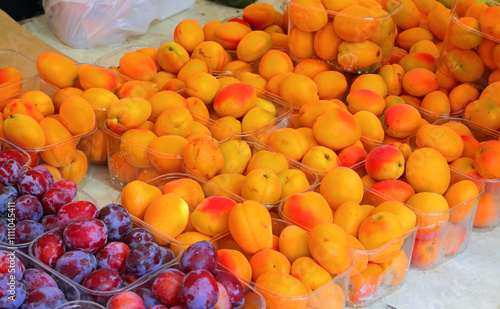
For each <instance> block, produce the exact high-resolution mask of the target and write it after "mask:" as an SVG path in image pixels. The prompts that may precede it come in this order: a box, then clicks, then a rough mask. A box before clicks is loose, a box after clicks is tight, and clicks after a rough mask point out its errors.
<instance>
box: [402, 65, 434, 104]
mask: <svg viewBox="0 0 500 309" xmlns="http://www.w3.org/2000/svg"><path fill="white" fill-rule="evenodd" d="M402 84H403V89H404V90H405V91H406V92H407V93H408V94H410V95H413V96H417V97H421V96H425V95H426V94H427V93H429V92H431V91H434V90H437V89H438V87H439V84H438V80H437V78H436V75H435V74H434V72H432V71H429V70H427V69H424V68H418V67H417V68H414V69H411V70H409V71H407V72H406V73H405V74H404V75H403V79H402Z"/></svg>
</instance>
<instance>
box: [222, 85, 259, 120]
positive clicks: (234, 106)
mask: <svg viewBox="0 0 500 309" xmlns="http://www.w3.org/2000/svg"><path fill="white" fill-rule="evenodd" d="M256 103H257V93H256V92H255V90H254V88H253V87H252V86H250V85H248V84H243V83H237V84H230V85H227V86H225V87H222V88H221V89H220V90H219V91H218V92H217V94H216V95H215V98H214V102H213V108H214V110H215V112H216V113H217V115H218V116H219V117H224V116H233V117H234V118H240V117H242V116H244V115H245V114H246V113H247V112H248V111H249V110H250V109H252V108H254V107H255V104H256Z"/></svg>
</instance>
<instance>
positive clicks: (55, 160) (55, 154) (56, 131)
mask: <svg viewBox="0 0 500 309" xmlns="http://www.w3.org/2000/svg"><path fill="white" fill-rule="evenodd" d="M38 124H39V125H40V128H41V129H42V130H43V134H44V136H45V144H46V145H56V146H55V147H50V148H47V150H45V151H42V152H40V157H41V158H42V159H43V160H44V161H45V162H47V163H48V164H50V165H52V166H53V167H61V166H63V165H67V164H69V163H70V162H71V161H73V159H74V157H75V155H76V141H75V140H74V139H73V136H72V135H71V133H70V132H69V131H68V130H67V129H66V128H65V127H64V126H63V125H62V124H61V123H60V122H59V121H57V120H56V119H52V118H44V119H42V120H41V121H40V122H39V123H38Z"/></svg>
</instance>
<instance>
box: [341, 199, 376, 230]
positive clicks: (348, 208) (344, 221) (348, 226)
mask: <svg viewBox="0 0 500 309" xmlns="http://www.w3.org/2000/svg"><path fill="white" fill-rule="evenodd" d="M367 215H368V214H366V213H365V211H364V209H363V208H362V207H361V206H360V205H359V203H357V202H353V201H348V202H345V203H342V204H341V205H340V206H339V207H338V208H337V209H336V210H335V213H334V214H333V223H335V224H337V225H338V226H340V227H341V228H342V229H343V230H344V231H345V232H346V233H347V234H349V235H352V236H354V237H357V236H358V230H359V226H360V225H361V222H363V220H364V219H365V218H366V217H367Z"/></svg>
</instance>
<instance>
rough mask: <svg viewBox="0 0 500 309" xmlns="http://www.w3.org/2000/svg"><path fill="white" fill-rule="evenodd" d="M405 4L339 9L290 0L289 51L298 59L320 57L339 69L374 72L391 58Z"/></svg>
mask: <svg viewBox="0 0 500 309" xmlns="http://www.w3.org/2000/svg"><path fill="white" fill-rule="evenodd" d="M402 6H403V5H402V4H401V2H400V1H398V0H391V1H387V2H386V3H385V6H384V7H382V8H370V9H368V8H359V6H351V7H350V8H349V7H348V8H344V9H342V10H341V11H339V12H336V11H333V10H327V9H321V8H313V7H310V6H306V5H302V4H298V3H295V2H292V1H288V12H289V19H288V53H289V54H290V57H291V58H292V60H294V61H295V62H300V61H301V60H304V59H309V58H320V59H323V60H327V61H329V62H330V63H331V66H332V67H333V68H334V69H336V70H338V71H342V72H350V73H356V74H361V73H371V72H375V71H376V70H377V69H378V68H380V67H381V66H382V65H384V64H385V63H387V62H389V59H390V58H391V52H392V48H393V46H394V42H395V39H396V36H397V29H396V19H395V14H397V12H398V11H399V10H400V9H401V8H402ZM360 16H366V17H360ZM372 16H374V17H372ZM332 20H333V22H331V21H332ZM328 21H330V23H329V24H327V22H328ZM325 27H327V28H325ZM316 40H318V42H316ZM313 41H314V43H313ZM311 45H313V46H311ZM314 47H316V48H314ZM332 49H333V50H334V52H332V51H331V50H332Z"/></svg>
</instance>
